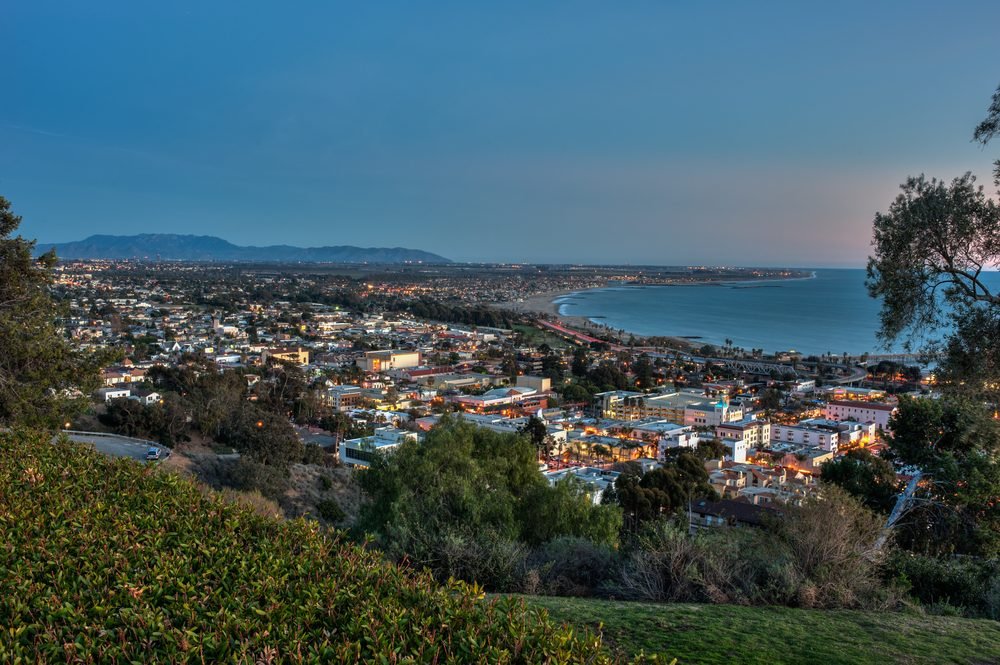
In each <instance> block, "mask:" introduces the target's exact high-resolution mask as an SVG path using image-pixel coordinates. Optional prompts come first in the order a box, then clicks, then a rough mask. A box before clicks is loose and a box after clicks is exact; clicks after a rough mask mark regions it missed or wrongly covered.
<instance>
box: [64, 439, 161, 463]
mask: <svg viewBox="0 0 1000 665" xmlns="http://www.w3.org/2000/svg"><path fill="white" fill-rule="evenodd" d="M65 434H66V436H67V438H69V440H70V441H75V442H76V443H89V444H90V445H92V446H94V448H96V449H97V450H98V452H101V453H104V454H105V455H109V456H110V457H131V458H132V459H135V460H139V461H144V460H145V459H146V451H147V450H148V449H149V447H150V446H156V447H157V448H159V449H160V450H161V451H162V452H161V458H160V459H163V458H164V457H166V456H167V455H169V454H170V449H169V448H164V447H163V446H161V445H160V444H158V443H155V442H153V441H143V440H141V439H132V438H129V437H126V436H115V435H113V434H102V433H99V432H66V433H65Z"/></svg>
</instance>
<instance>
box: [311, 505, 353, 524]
mask: <svg viewBox="0 0 1000 665" xmlns="http://www.w3.org/2000/svg"><path fill="white" fill-rule="evenodd" d="M316 512H318V513H319V516H320V517H322V518H323V519H324V520H326V521H327V522H328V523H330V524H337V523H339V522H342V521H343V520H344V518H345V517H347V515H346V514H345V513H344V510H343V509H342V508H341V507H340V504H338V503H337V502H336V500H334V499H323V500H322V501H320V502H319V503H317V504H316Z"/></svg>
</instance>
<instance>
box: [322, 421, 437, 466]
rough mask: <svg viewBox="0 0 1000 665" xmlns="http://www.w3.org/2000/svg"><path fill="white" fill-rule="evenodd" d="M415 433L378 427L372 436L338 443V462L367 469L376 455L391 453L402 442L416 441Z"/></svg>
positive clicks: (417, 438)
mask: <svg viewBox="0 0 1000 665" xmlns="http://www.w3.org/2000/svg"><path fill="white" fill-rule="evenodd" d="M418 440H419V437H418V435H417V433H416V432H409V431H407V430H401V429H397V428H395V427H379V428H378V429H376V430H375V434H373V435H372V436H363V437H360V438H358V439H346V440H344V441H341V442H340V461H341V463H343V464H346V465H348V466H356V467H368V466H370V465H371V463H372V462H374V461H375V458H376V456H377V455H384V454H386V453H389V452H391V451H392V450H394V449H395V448H397V447H398V446H400V445H402V444H403V442H404V441H414V442H415V441H418Z"/></svg>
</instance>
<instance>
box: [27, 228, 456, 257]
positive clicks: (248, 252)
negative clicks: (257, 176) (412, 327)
mask: <svg viewBox="0 0 1000 665" xmlns="http://www.w3.org/2000/svg"><path fill="white" fill-rule="evenodd" d="M50 249H55V250H56V254H57V255H58V256H59V258H61V259H161V260H164V261H257V262H267V263H287V262H290V263H295V262H307V263H450V262H451V261H450V260H449V259H446V258H444V257H443V256H438V255H437V254H431V253H430V252H424V251H422V250H419V249H406V248H405V247H353V246H350V245H339V246H334V247H293V246H291V245H271V246H266V247H252V246H248V247H244V246H240V245H234V244H232V243H230V242H228V241H226V240H223V239H222V238H216V237H214V236H195V235H177V234H173V233H143V234H139V235H134V236H111V235H93V236H90V237H89V238H86V239H84V240H78V241H75V242H62V243H49V244H39V245H38V246H37V248H36V251H37V252H39V253H41V252H47V251H48V250H50Z"/></svg>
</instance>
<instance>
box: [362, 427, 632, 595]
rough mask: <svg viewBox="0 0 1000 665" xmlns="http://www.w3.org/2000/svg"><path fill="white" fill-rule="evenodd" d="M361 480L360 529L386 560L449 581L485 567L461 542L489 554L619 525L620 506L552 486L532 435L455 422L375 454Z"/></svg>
mask: <svg viewBox="0 0 1000 665" xmlns="http://www.w3.org/2000/svg"><path fill="white" fill-rule="evenodd" d="M360 484H361V487H362V490H363V491H364V493H365V496H366V501H365V502H364V504H363V505H362V508H361V511H360V515H359V520H358V529H359V530H360V531H362V532H367V533H370V534H372V535H373V536H374V537H375V539H376V542H378V544H379V545H380V546H381V547H383V548H384V550H385V551H386V552H387V553H388V554H389V555H390V556H393V557H396V558H403V557H406V558H408V559H409V560H411V561H413V562H415V563H417V564H418V565H425V566H428V567H429V568H431V570H433V571H434V572H435V573H436V574H437V575H438V576H439V577H445V578H446V577H448V576H449V575H451V574H459V575H465V576H466V579H468V576H469V575H471V576H473V577H475V576H476V575H477V573H474V572H469V571H475V570H482V568H477V567H475V566H472V565H471V564H470V562H469V560H468V556H464V557H460V556H459V553H458V552H457V551H456V550H457V549H458V546H459V545H461V547H464V548H465V549H467V550H469V551H475V552H482V553H483V556H490V557H492V556H494V555H496V553H497V552H498V551H503V550H506V549H507V548H508V547H509V546H511V545H512V544H513V545H516V544H517V543H530V544H538V543H539V542H541V541H542V540H544V539H547V538H556V537H561V536H582V537H595V538H598V537H599V538H601V539H602V540H605V539H606V534H607V533H608V532H609V528H610V531H611V532H612V533H613V532H615V531H616V530H617V527H618V524H619V522H616V521H615V520H616V517H615V516H616V515H619V511H618V509H617V508H616V507H614V506H595V505H594V504H593V503H592V502H591V500H590V498H589V497H588V496H587V494H586V493H585V492H583V491H581V489H580V488H579V487H578V486H577V485H571V486H570V485H567V486H565V487H550V486H549V483H548V482H547V481H546V479H545V478H544V477H543V476H542V474H541V472H540V471H539V469H538V461H537V459H536V457H535V451H534V449H533V447H532V445H531V442H530V441H529V440H528V437H526V436H523V435H519V434H500V433H497V432H493V431H490V430H487V429H484V428H481V427H477V426H475V425H473V424H471V423H468V422H465V421H462V420H458V419H455V418H451V417H445V418H442V420H441V422H440V423H439V424H438V425H437V426H436V427H434V428H433V429H432V430H431V431H430V432H428V433H427V436H426V438H425V440H424V441H423V442H422V443H419V444H418V443H412V442H407V443H403V444H402V445H400V446H399V447H398V448H397V449H396V450H395V452H393V453H392V455H388V456H381V457H378V458H377V459H376V460H375V462H374V463H373V464H372V465H371V466H370V467H369V468H368V469H367V470H365V471H364V472H363V473H361V474H360ZM617 519H619V520H620V517H618V518H617ZM609 524H610V525H611V526H610V527H609V526H608V525H609ZM602 534H603V535H602ZM498 548H499V549H498ZM459 559H461V563H460V564H459V563H457V562H458V561H459ZM456 566H458V567H457V568H456ZM463 571H464V572H463ZM478 581H480V582H483V581H484V580H483V579H479V580H478Z"/></svg>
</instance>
